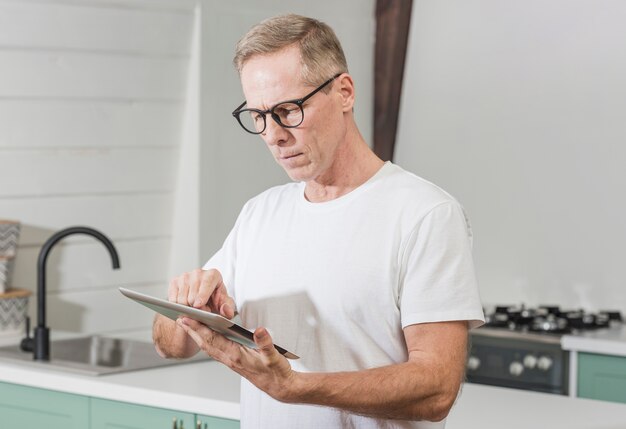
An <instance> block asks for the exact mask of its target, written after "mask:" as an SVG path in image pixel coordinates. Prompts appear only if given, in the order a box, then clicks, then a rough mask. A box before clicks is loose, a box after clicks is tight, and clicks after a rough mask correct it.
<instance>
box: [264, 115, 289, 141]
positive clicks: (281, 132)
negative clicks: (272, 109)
mask: <svg viewBox="0 0 626 429" xmlns="http://www.w3.org/2000/svg"><path fill="white" fill-rule="evenodd" d="M265 119H266V125H265V131H263V132H262V133H261V135H262V136H263V140H265V143H267V144H268V145H277V144H281V143H283V142H286V141H287V140H288V139H289V131H288V130H287V129H286V128H284V127H282V126H280V125H279V124H278V123H277V122H276V121H275V120H274V118H272V117H271V116H270V115H267V117H266V118H265Z"/></svg>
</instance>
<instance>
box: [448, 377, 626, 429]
mask: <svg viewBox="0 0 626 429" xmlns="http://www.w3.org/2000/svg"><path fill="white" fill-rule="evenodd" d="M535 428H537V429H538V428H542V429H543V428H547V429H624V428H626V404H616V403H612V402H602V401H595V400H592V399H580V398H570V397H568V396H561V395H554V394H549V393H538V392H530V391H526V390H516V389H508V388H504V387H493V386H484V385H480V384H471V383H468V384H466V385H465V386H463V390H462V391H461V395H460V397H459V399H458V400H457V403H456V404H455V405H454V408H452V411H451V412H450V415H449V416H448V423H447V425H446V429H535Z"/></svg>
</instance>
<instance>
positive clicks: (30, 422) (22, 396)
mask: <svg viewBox="0 0 626 429" xmlns="http://www.w3.org/2000/svg"><path fill="white" fill-rule="evenodd" d="M0 426H1V427H2V428H5V427H6V428H24V429H85V428H88V427H89V398H87V397H84V396H80V395H72V394H69V393H62V392H56V391H53V390H46V389H39V388H33V387H27V386H21V385H18V384H11V383H0Z"/></svg>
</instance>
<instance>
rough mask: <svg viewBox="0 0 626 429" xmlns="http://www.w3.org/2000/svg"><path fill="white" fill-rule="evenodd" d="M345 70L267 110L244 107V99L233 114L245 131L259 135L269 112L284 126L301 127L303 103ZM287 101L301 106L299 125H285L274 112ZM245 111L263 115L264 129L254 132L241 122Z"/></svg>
mask: <svg viewBox="0 0 626 429" xmlns="http://www.w3.org/2000/svg"><path fill="white" fill-rule="evenodd" d="M343 73H344V72H341V73H337V74H336V75H334V76H333V77H331V78H330V79H328V80H327V81H326V82H324V83H322V84H321V85H320V86H318V87H317V88H315V89H314V90H313V91H311V92H309V93H308V94H307V95H305V96H304V97H302V98H298V99H295V100H286V101H281V102H280V103H276V104H275V105H273V106H272V107H270V108H269V109H267V110H260V109H242V107H243V106H245V105H246V103H247V101H244V102H243V103H241V104H240V105H239V106H238V107H237V108H236V109H235V110H233V113H232V115H233V116H234V117H235V119H237V122H239V125H241V128H243V129H244V130H245V131H247V132H249V133H250V134H254V135H258V134H262V133H263V132H264V131H265V129H266V128H267V114H268V113H269V114H270V116H271V117H272V119H273V120H274V122H276V123H277V124H278V125H280V126H281V127H283V128H296V127H299V126H300V125H302V122H304V108H303V107H302V105H303V104H304V103H305V102H306V101H307V100H308V99H309V98H311V97H313V96H314V95H315V94H317V93H318V92H319V91H321V90H322V89H323V88H324V87H325V86H326V85H328V84H329V83H331V82H332V81H334V80H335V79H337V78H338V77H339V76H341V75H342V74H343ZM286 103H292V104H295V105H297V106H298V107H299V108H300V111H301V112H302V120H301V121H300V122H299V123H298V124H297V125H285V124H283V123H282V122H281V121H280V118H279V117H278V115H277V114H276V113H274V109H275V108H276V107H278V106H280V105H281V104H286ZM244 112H255V113H258V114H259V115H261V116H262V117H263V129H262V130H261V131H257V132H253V131H250V130H249V129H247V128H246V127H245V126H244V125H243V123H242V122H241V119H240V118H239V115H240V114H242V113H244Z"/></svg>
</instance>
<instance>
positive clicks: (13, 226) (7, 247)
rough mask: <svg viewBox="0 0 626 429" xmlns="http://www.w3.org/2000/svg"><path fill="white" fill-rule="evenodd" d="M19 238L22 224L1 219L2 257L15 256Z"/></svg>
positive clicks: (0, 253) (0, 241)
mask: <svg viewBox="0 0 626 429" xmlns="http://www.w3.org/2000/svg"><path fill="white" fill-rule="evenodd" d="M19 238H20V223H19V222H18V221H15V220H6V219H0V256H4V257H12V256H15V254H16V253H17V241H18V240H19Z"/></svg>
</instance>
